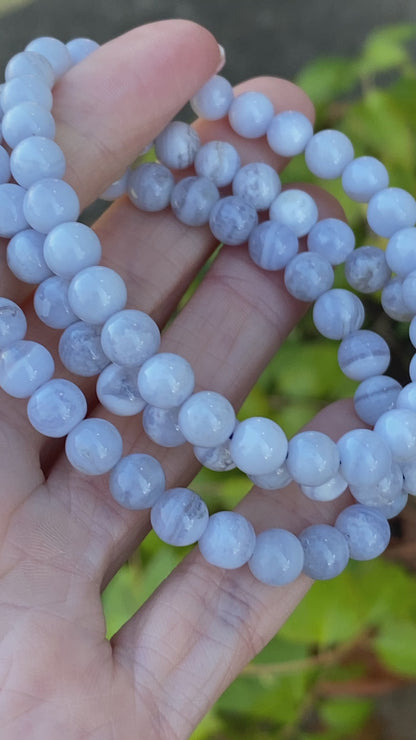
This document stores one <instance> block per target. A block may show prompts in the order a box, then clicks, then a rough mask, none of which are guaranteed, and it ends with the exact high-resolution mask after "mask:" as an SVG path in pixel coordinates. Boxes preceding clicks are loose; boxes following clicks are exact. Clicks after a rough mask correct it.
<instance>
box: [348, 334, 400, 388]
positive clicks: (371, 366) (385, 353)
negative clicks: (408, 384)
mask: <svg viewBox="0 0 416 740" xmlns="http://www.w3.org/2000/svg"><path fill="white" fill-rule="evenodd" d="M338 362H339V366H340V368H341V370H342V372H343V373H344V375H346V376H347V378H352V379H353V380H365V379H366V378H370V377H371V376H372V375H381V373H384V371H385V370H387V368H388V366H389V363H390V350H389V347H388V344H387V342H386V341H385V340H384V339H383V338H382V337H380V336H379V335H378V334H376V333H375V332H374V331H369V330H367V329H360V330H359V331H354V332H352V333H351V334H349V335H348V336H347V337H345V339H343V340H342V342H341V344H340V345H339V349H338Z"/></svg>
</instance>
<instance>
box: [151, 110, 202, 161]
mask: <svg viewBox="0 0 416 740" xmlns="http://www.w3.org/2000/svg"><path fill="white" fill-rule="evenodd" d="M200 146H201V141H200V138H199V136H198V134H197V132H196V131H195V129H193V128H192V126H189V124H187V123H184V122H183V121H172V122H171V123H168V125H167V126H166V128H165V129H163V131H162V132H161V133H160V134H159V135H158V136H156V139H155V152H156V156H157V158H158V159H159V160H160V161H161V162H162V164H164V165H165V166H166V167H170V168H172V169H173V170H184V169H186V168H187V167H190V166H191V164H193V161H194V159H195V155H196V153H197V151H198V149H199V147H200Z"/></svg>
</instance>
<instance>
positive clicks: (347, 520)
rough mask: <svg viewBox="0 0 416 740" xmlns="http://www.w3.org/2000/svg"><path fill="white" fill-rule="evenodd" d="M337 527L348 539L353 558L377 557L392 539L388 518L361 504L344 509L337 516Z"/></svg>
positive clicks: (367, 558)
mask: <svg viewBox="0 0 416 740" xmlns="http://www.w3.org/2000/svg"><path fill="white" fill-rule="evenodd" d="M335 527H336V528H337V529H339V531H340V532H342V534H343V535H344V537H345V539H346V540H347V542H348V547H349V551H350V557H351V558H352V559H353V560H371V559H372V558H377V557H378V556H379V555H381V553H382V552H384V550H385V549H386V547H387V545H388V544H389V541H390V527H389V524H388V521H387V519H386V518H385V517H384V516H383V515H382V514H380V513H379V512H378V511H375V510H374V509H370V508H368V507H367V506H362V505H361V504H354V505H353V506H348V507H347V508H346V509H344V511H342V512H341V514H339V516H338V517H337V520H336V522H335Z"/></svg>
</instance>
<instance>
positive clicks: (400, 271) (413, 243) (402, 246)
mask: <svg viewBox="0 0 416 740" xmlns="http://www.w3.org/2000/svg"><path fill="white" fill-rule="evenodd" d="M386 262H387V264H388V266H389V267H390V269H391V270H392V271H393V272H395V273H396V275H398V277H401V278H404V277H406V275H408V274H409V272H412V270H416V228H415V227H414V226H412V227H409V228H407V229H400V230H399V231H396V233H395V234H393V236H392V237H391V238H390V239H389V241H388V243H387V247H386Z"/></svg>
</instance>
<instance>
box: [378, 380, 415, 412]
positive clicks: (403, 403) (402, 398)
mask: <svg viewBox="0 0 416 740" xmlns="http://www.w3.org/2000/svg"><path fill="white" fill-rule="evenodd" d="M399 391H400V392H399V393H398V395H397V398H396V404H395V405H396V407H397V408H398V409H410V411H415V412H416V383H407V385H405V386H404V387H403V388H402V389H401V390H400V386H399ZM392 408H393V407H392ZM384 411H389V409H384Z"/></svg>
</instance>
